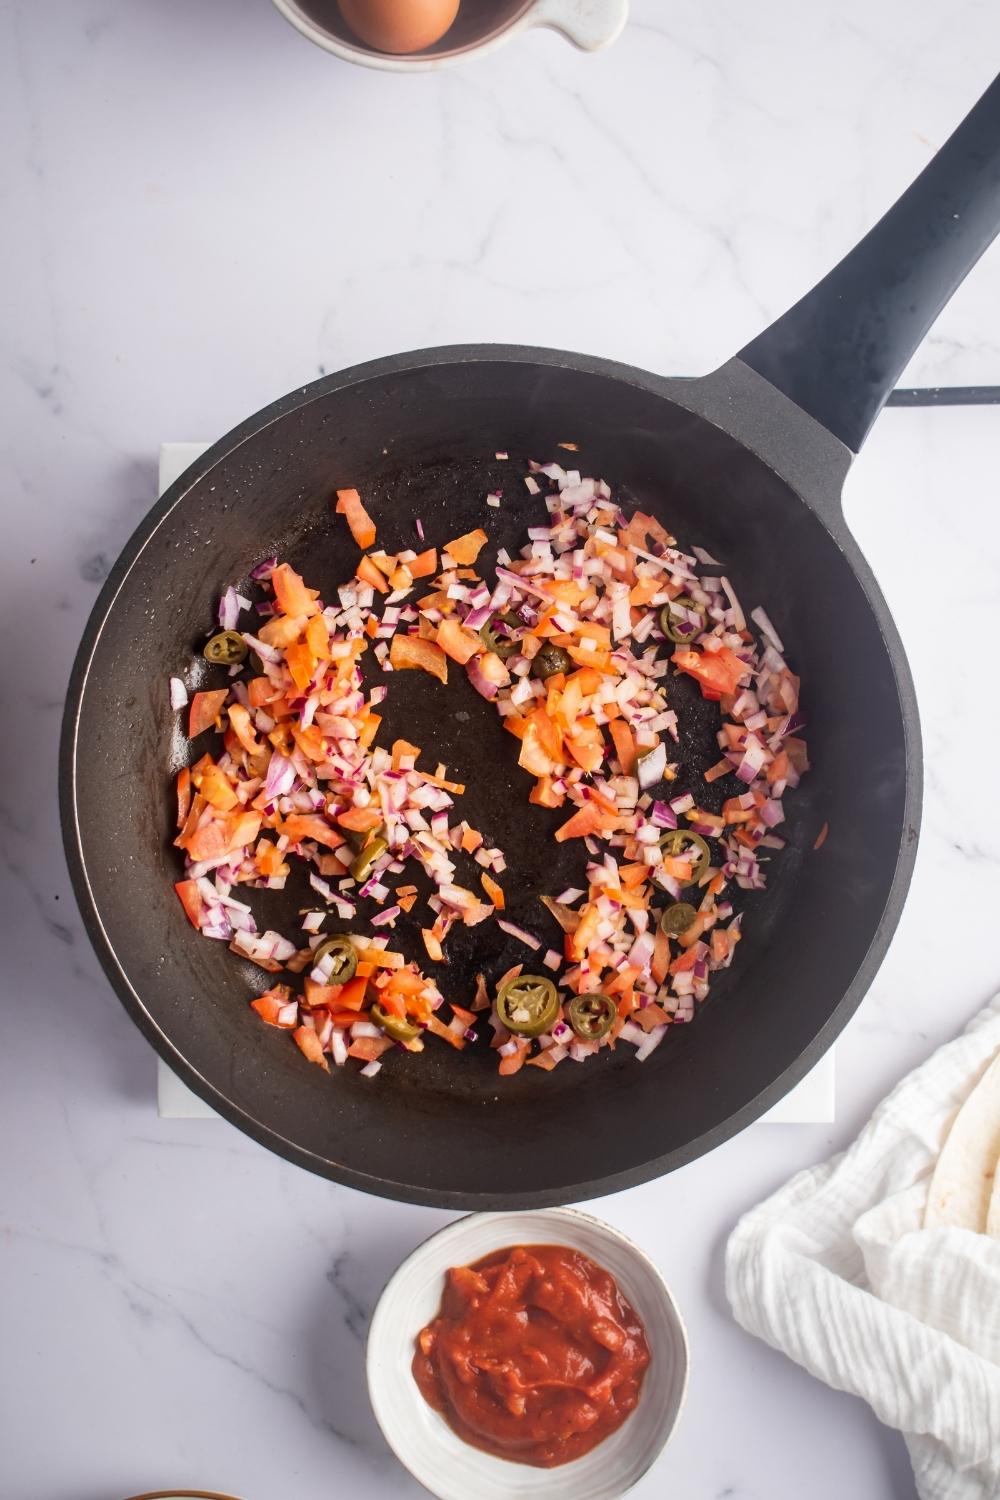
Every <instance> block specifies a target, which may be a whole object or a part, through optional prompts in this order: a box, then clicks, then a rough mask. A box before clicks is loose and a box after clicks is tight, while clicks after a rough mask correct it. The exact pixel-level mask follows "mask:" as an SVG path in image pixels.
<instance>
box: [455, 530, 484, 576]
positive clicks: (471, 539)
mask: <svg viewBox="0 0 1000 1500" xmlns="http://www.w3.org/2000/svg"><path fill="white" fill-rule="evenodd" d="M488 541H489V537H488V536H487V535H486V532H485V531H483V530H482V528H481V527H477V528H476V530H475V531H467V532H466V533H465V535H464V536H457V537H456V538H455V540H454V541H453V542H449V543H448V545H447V546H446V547H445V549H444V550H445V551H446V552H447V554H448V556H449V557H450V558H452V559H453V560H454V561H455V562H457V563H458V564H459V565H460V566H461V567H468V566H469V565H470V563H474V562H475V560H476V558H477V557H478V556H479V554H480V552H481V551H482V550H483V548H484V547H485V546H486V543H487V542H488Z"/></svg>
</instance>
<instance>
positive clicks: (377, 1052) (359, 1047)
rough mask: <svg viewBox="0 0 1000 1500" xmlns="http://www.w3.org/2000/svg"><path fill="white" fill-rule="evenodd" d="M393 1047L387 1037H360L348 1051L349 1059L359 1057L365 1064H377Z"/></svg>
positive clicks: (352, 1043)
mask: <svg viewBox="0 0 1000 1500" xmlns="http://www.w3.org/2000/svg"><path fill="white" fill-rule="evenodd" d="M391 1046H392V1041H391V1039H390V1038H389V1037H387V1036H358V1037H355V1038H354V1040H353V1041H352V1042H351V1045H350V1046H349V1047H348V1049H347V1055H348V1057H358V1058H360V1059H361V1060H362V1061H363V1062H377V1061H378V1059H379V1058H380V1057H381V1056H382V1053H383V1052H387V1051H388V1050H389V1048H390V1047H391Z"/></svg>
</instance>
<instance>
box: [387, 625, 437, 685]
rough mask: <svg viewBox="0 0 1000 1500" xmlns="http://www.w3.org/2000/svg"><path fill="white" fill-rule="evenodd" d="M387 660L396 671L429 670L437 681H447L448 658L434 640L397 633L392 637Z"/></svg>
mask: <svg viewBox="0 0 1000 1500" xmlns="http://www.w3.org/2000/svg"><path fill="white" fill-rule="evenodd" d="M389 661H390V663H391V664H392V668H393V670H394V671H396V672H406V671H423V672H429V673H430V675H431V676H432V677H436V678H437V679H438V681H439V682H443V683H447V681H448V658H447V657H446V656H445V654H444V652H443V651H442V650H441V647H440V646H439V645H437V643H436V642H434V641H424V640H421V639H420V637H419V636H415V635H399V634H398V632H397V634H396V635H394V636H393V638H392V645H391V646H390V648H389Z"/></svg>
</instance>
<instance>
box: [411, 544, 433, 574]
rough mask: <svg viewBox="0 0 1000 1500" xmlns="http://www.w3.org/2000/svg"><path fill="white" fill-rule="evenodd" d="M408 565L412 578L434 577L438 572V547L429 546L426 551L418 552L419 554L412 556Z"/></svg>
mask: <svg viewBox="0 0 1000 1500" xmlns="http://www.w3.org/2000/svg"><path fill="white" fill-rule="evenodd" d="M406 566H407V567H408V568H409V570H410V576H411V578H433V576H434V574H435V573H436V572H437V549H436V548H435V547H428V549H427V551H426V552H418V553H417V556H416V557H413V558H411V559H410V561H409V562H408V563H407V564H406Z"/></svg>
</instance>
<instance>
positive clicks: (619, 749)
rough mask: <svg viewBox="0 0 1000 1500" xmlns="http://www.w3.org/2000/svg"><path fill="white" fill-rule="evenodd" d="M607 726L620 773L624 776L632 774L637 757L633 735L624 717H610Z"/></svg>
mask: <svg viewBox="0 0 1000 1500" xmlns="http://www.w3.org/2000/svg"><path fill="white" fill-rule="evenodd" d="M608 728H609V729H610V730H611V738H612V740H613V742H614V747H615V754H616V755H617V757H618V763H619V765H620V766H621V768H622V773H623V774H624V775H625V776H634V775H635V765H636V759H637V757H638V751H637V748H636V743H635V735H634V734H633V733H632V730H631V729H630V727H629V726H628V724H626V723H625V721H624V719H612V720H611V723H610V724H609V725H608Z"/></svg>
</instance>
